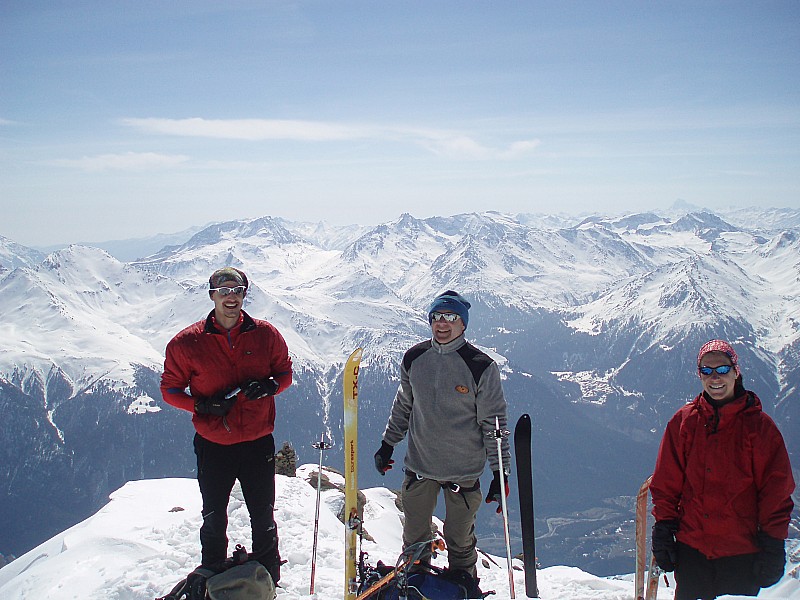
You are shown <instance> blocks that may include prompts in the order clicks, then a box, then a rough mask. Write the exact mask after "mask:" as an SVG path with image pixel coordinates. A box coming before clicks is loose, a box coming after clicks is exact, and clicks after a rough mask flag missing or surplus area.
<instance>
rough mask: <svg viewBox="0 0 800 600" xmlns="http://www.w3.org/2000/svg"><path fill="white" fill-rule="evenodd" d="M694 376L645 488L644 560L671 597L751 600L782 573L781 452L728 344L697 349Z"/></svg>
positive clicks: (786, 512) (785, 494)
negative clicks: (651, 562)
mask: <svg viewBox="0 0 800 600" xmlns="http://www.w3.org/2000/svg"><path fill="white" fill-rule="evenodd" d="M697 372H698V376H699V377H700V381H701V383H702V385H703V392H702V393H701V394H700V395H699V396H697V397H696V398H695V399H694V401H693V402H690V403H689V404H686V405H685V406H683V407H682V408H681V409H680V410H678V412H677V413H676V414H675V416H673V417H672V419H671V420H670V422H669V423H668V424H667V429H666V432H665V433H664V437H663V439H662V441H661V448H660V449H659V452H658V459H657V460H656V468H655V472H654V473H653V480H652V482H651V484H650V492H651V493H652V496H653V516H654V517H655V519H656V523H655V525H653V540H652V550H653V556H654V557H655V559H656V562H657V563H658V566H659V567H661V568H662V569H664V570H665V571H673V570H674V571H675V581H676V583H677V586H676V590H675V600H694V599H696V598H702V599H703V600H708V599H713V598H716V597H717V596H721V595H723V594H737V595H744V596H755V595H757V594H758V591H759V589H760V588H762V587H769V586H771V585H773V584H775V583H776V582H777V581H778V580H779V579H780V578H781V577H782V576H783V571H784V565H785V563H786V554H785V550H784V540H785V539H786V537H787V535H788V527H789V519H790V517H791V513H792V508H793V506H794V505H793V503H792V499H791V494H792V491H793V490H794V479H793V478H792V470H791V466H790V464H789V455H788V453H787V452H786V446H785V445H784V442H783V437H782V436H781V434H780V432H779V431H778V428H777V427H776V426H775V423H774V422H773V420H772V419H771V418H770V417H769V416H767V415H766V413H764V412H763V411H762V410H761V401H760V400H759V398H758V396H756V395H755V394H754V393H753V392H750V391H747V390H745V388H744V385H743V384H742V376H741V371H740V369H739V359H738V356H737V355H736V352H735V351H734V349H733V348H732V347H731V345H730V344H729V343H728V342H725V341H723V340H711V341H710V342H708V343H706V344H704V345H703V347H702V348H700V352H699V353H698V355H697Z"/></svg>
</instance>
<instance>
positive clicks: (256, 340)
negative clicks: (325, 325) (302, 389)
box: [161, 311, 292, 445]
mask: <svg viewBox="0 0 800 600" xmlns="http://www.w3.org/2000/svg"><path fill="white" fill-rule="evenodd" d="M265 377H274V378H275V380H276V381H277V382H278V384H279V386H280V387H279V388H278V391H277V392H276V394H278V393H280V392H282V391H283V390H285V389H286V388H287V387H289V386H290V385H291V384H292V360H291V358H289V351H288V349H287V347H286V342H285V341H284V339H283V336H282V335H281V334H280V332H278V330H277V329H275V327H274V326H273V325H271V324H270V323H268V322H267V321H261V320H257V319H253V318H252V317H250V315H248V314H247V313H245V312H244V311H242V315H241V316H240V318H239V323H238V324H237V325H236V326H235V327H234V328H233V329H231V330H230V331H226V330H225V329H222V328H218V327H217V326H216V321H215V319H214V311H211V313H210V314H209V315H208V317H207V318H206V319H205V320H204V321H198V322H197V323H195V324H194V325H190V326H189V327H187V328H186V329H184V330H183V331H181V332H180V333H178V335H176V336H175V337H174V338H172V340H171V341H170V342H169V344H167V351H166V359H165V360H164V373H163V375H161V395H162V396H163V397H164V401H165V402H167V403H168V404H171V405H172V406H175V407H177V408H182V409H183V410H188V411H189V412H191V413H193V416H192V422H193V423H194V427H195V429H196V430H197V433H199V434H200V435H201V436H202V437H204V438H205V439H207V440H210V441H212V442H216V443H218V444H225V445H229V444H236V443H238V442H247V441H251V440H255V439H258V438H260V437H263V436H265V435H267V434H269V433H272V431H273V430H274V429H275V398H274V397H273V396H266V397H264V398H259V399H258V400H248V399H247V398H246V397H245V395H244V394H242V393H241V392H240V393H239V395H238V396H237V398H236V403H235V404H234V405H233V408H232V409H231V411H230V412H229V413H228V414H227V416H225V417H224V418H223V417H216V416H213V415H198V414H195V413H194V399H193V398H192V396H206V397H208V396H211V395H213V394H215V393H217V392H219V391H221V390H224V391H226V392H227V391H230V390H233V389H234V388H236V387H237V386H241V385H242V384H243V383H244V382H246V381H248V380H250V379H263V378H265ZM187 387H188V388H189V390H190V392H191V396H190V395H188V394H187V393H186V392H185V390H186V388H187Z"/></svg>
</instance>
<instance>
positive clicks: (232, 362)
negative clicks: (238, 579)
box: [161, 267, 292, 583]
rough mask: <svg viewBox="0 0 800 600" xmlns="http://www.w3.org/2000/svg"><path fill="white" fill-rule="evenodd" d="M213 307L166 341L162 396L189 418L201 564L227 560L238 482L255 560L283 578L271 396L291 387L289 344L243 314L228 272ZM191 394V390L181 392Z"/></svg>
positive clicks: (240, 290) (235, 276)
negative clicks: (199, 514) (230, 512)
mask: <svg viewBox="0 0 800 600" xmlns="http://www.w3.org/2000/svg"><path fill="white" fill-rule="evenodd" d="M209 285H210V288H211V289H210V290H209V292H208V293H209V296H210V298H211V300H212V301H213V302H214V310H212V311H211V312H210V313H209V315H208V317H206V318H205V319H203V320H201V321H198V322H197V323H195V324H193V325H190V326H189V327H187V328H186V329H184V330H183V331H181V332H180V333H178V334H177V335H176V336H175V337H174V338H172V340H171V341H170V342H169V344H167V350H166V359H165V361H164V373H163V375H162V376H161V394H162V396H163V397H164V401H165V402H167V403H168V404H171V405H172V406H175V407H177V408H180V409H183V410H186V411H189V412H190V413H192V422H193V424H194V427H195V430H196V432H197V433H196V434H195V437H194V450H195V454H196V455H197V481H198V483H199V484H200V493H201V495H202V497H203V525H202V527H201V528H200V543H201V545H202V566H203V567H207V568H210V569H212V570H213V569H214V568H215V567H217V566H218V565H219V564H220V563H222V562H223V561H224V560H225V558H226V557H227V556H228V537H227V533H226V531H227V527H228V510H227V507H228V500H229V498H230V494H231V490H232V489H233V485H234V483H235V482H236V480H237V479H238V480H239V482H240V484H241V486H242V494H243V495H244V500H245V503H246V505H247V510H248V512H249V513H250V525H251V528H252V534H253V538H252V543H253V554H252V558H253V559H255V560H258V561H259V562H261V563H262V564H263V565H264V566H265V567H266V568H267V570H268V571H269V573H270V575H271V576H272V579H273V581H274V582H275V583H278V580H279V579H280V563H281V559H280V554H279V552H278V532H277V527H276V524H275V520H274V517H273V512H274V504H275V441H274V440H273V437H272V431H273V430H274V428H275V395H276V394H278V393H280V392H282V391H283V390H285V389H286V388H287V387H289V386H290V385H291V383H292V361H291V359H290V358H289V351H288V349H287V347H286V342H285V341H284V339H283V336H281V334H280V333H279V332H278V330H277V329H276V328H275V327H274V326H273V325H271V324H270V323H268V322H267V321H262V320H258V319H253V318H252V317H250V315H248V314H247V313H246V312H245V311H243V310H242V304H243V302H244V298H245V296H246V295H247V288H248V285H249V282H248V280H247V276H246V275H245V274H244V273H243V272H241V271H239V270H238V269H234V268H231V267H226V268H223V269H219V270H217V271H215V272H214V273H213V274H212V275H211V277H210V279H209ZM187 388H188V390H189V393H187V392H186V390H187Z"/></svg>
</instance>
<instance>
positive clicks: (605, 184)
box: [0, 0, 800, 247]
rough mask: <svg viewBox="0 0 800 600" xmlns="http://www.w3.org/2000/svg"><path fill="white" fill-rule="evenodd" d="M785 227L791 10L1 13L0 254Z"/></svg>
mask: <svg viewBox="0 0 800 600" xmlns="http://www.w3.org/2000/svg"><path fill="white" fill-rule="evenodd" d="M678 200H682V201H685V202H689V203H690V204H694V205H697V206H703V207H708V208H711V209H713V210H717V211H719V210H722V211H724V209H725V208H726V207H729V206H735V207H741V206H768V207H792V208H798V207H800V3H798V2H796V1H795V0H786V1H764V2H752V1H749V0H747V1H738V0H734V1H725V2H715V1H707V2H697V1H696V0H691V1H682V0H677V1H665V2H640V1H615V0H610V1H603V2H596V1H594V0H584V1H572V0H564V1H559V2H556V1H552V2H543V1H538V0H531V1H522V0H519V1H509V0H497V1H492V2H489V1H479V0H475V1H469V2H464V1H456V0H441V1H437V2H430V1H421V0H409V1H396V2H374V0H359V1H352V0H341V1H335V2H334V1H331V0H327V1H325V0H316V1H304V0H294V1H284V0H258V1H249V0H241V1H236V0H232V1H229V2H217V1H212V0H192V1H186V0H176V1H174V2H160V1H155V0H138V1H136V2H133V1H127V2H120V1H113V0H97V1H81V0H70V1H60V0H51V1H48V2H41V1H33V2H3V3H0V208H2V214H3V219H2V223H0V235H2V236H5V237H7V238H10V239H12V240H13V241H15V242H18V243H21V244H24V245H28V246H34V247H44V246H51V245H55V244H63V243H72V242H92V241H97V242H99V241H106V240H118V239H129V238H139V237H147V236H151V235H154V234H156V233H172V232H177V231H182V230H184V229H187V228H189V227H193V226H197V225H203V224H206V223H210V222H215V221H227V220H232V219H246V218H255V217H260V216H265V215H272V216H279V217H284V218H287V219H291V220H296V221H310V222H318V221H326V222H329V223H331V224H337V225H344V224H352V223H358V224H378V223H382V222H387V221H391V220H394V219H396V218H397V217H398V216H399V215H400V214H402V213H404V212H408V213H411V214H412V215H413V216H415V217H418V218H426V217H429V216H434V215H451V214H457V213H462V212H473V211H475V212H480V211H485V210H496V211H500V212H507V213H518V212H531V213H550V214H553V213H567V214H581V213H587V212H603V213H620V212H630V211H638V210H643V209H645V210H647V209H658V208H667V207H669V206H671V205H672V204H673V203H674V202H676V201H678Z"/></svg>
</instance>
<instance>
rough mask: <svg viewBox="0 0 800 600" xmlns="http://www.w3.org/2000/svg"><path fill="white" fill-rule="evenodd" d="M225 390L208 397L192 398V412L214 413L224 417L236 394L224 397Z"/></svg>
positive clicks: (201, 413)
mask: <svg viewBox="0 0 800 600" xmlns="http://www.w3.org/2000/svg"><path fill="white" fill-rule="evenodd" d="M226 394H227V392H217V393H216V394H214V395H213V396H211V397H210V398H204V397H202V396H199V397H197V398H195V400H194V412H196V413H197V414H198V415H215V416H217V417H224V416H225V415H227V414H228V413H229V412H230V410H231V408H232V407H233V405H234V403H235V402H236V396H235V395H234V396H232V397H231V398H226V397H225V396H226Z"/></svg>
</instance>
